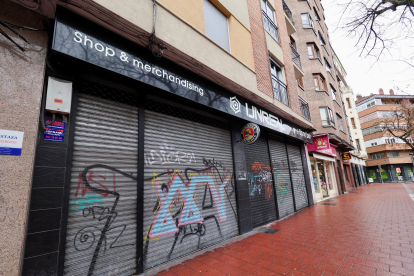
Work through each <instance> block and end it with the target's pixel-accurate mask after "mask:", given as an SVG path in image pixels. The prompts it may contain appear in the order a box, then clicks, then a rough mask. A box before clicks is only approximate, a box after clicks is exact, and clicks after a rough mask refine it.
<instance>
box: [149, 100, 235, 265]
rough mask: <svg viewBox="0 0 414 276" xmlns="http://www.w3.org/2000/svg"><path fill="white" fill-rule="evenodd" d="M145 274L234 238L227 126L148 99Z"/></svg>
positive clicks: (209, 118) (230, 155)
mask: <svg viewBox="0 0 414 276" xmlns="http://www.w3.org/2000/svg"><path fill="white" fill-rule="evenodd" d="M144 143H145V168H144V173H145V176H144V178H145V180H144V229H143V235H144V269H148V268H151V267H153V266H155V265H158V264H161V263H164V262H166V261H169V260H171V259H174V258H177V257H180V256H183V255H184V254H187V253H190V252H193V251H195V250H198V249H201V248H203V247H206V246H208V245H211V244H213V243H216V242H218V241H221V240H223V239H226V238H230V237H232V236H235V235H237V234H238V224H237V214H236V197H235V186H234V181H233V160H232V148H231V138H230V128H229V125H228V123H227V122H223V121H220V120H218V119H214V118H211V117H209V116H205V115H200V112H195V111H188V108H185V109H183V108H181V107H177V105H176V104H171V103H166V102H165V101H162V100H159V99H156V100H155V99H148V100H147V107H146V111H145V142H144Z"/></svg>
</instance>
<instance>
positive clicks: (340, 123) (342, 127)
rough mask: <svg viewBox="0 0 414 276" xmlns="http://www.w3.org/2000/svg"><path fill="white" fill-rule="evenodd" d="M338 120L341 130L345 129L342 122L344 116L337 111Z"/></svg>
mask: <svg viewBox="0 0 414 276" xmlns="http://www.w3.org/2000/svg"><path fill="white" fill-rule="evenodd" d="M336 120H337V121H338V128H339V130H342V131H344V126H343V124H342V117H341V116H340V115H339V114H338V113H336Z"/></svg>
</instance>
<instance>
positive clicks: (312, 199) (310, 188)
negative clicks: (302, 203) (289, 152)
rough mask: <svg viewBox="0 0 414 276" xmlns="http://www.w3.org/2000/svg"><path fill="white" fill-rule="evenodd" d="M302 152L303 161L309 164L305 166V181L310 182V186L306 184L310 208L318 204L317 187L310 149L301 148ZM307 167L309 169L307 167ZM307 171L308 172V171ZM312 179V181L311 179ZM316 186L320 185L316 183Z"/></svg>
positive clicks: (303, 146)
mask: <svg viewBox="0 0 414 276" xmlns="http://www.w3.org/2000/svg"><path fill="white" fill-rule="evenodd" d="M301 151H302V160H303V161H306V163H307V164H303V168H304V175H305V181H306V180H308V181H309V185H308V184H307V183H306V189H307V191H308V199H309V206H311V205H313V204H315V202H317V200H316V191H315V186H314V181H315V180H314V179H313V176H312V175H313V173H312V170H313V168H312V164H311V161H310V159H309V152H308V148H307V147H306V146H305V145H302V146H301ZM305 165H307V167H306V166H305ZM306 169H307V171H306ZM311 177H312V179H311ZM316 185H318V183H316Z"/></svg>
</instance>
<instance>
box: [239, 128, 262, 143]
mask: <svg viewBox="0 0 414 276" xmlns="http://www.w3.org/2000/svg"><path fill="white" fill-rule="evenodd" d="M241 136H242V141H243V143H245V144H248V145H251V144H253V143H254V142H256V141H257V140H258V139H259V137H260V127H259V126H258V125H256V124H253V123H248V124H247V125H245V126H244V127H243V128H242V132H241Z"/></svg>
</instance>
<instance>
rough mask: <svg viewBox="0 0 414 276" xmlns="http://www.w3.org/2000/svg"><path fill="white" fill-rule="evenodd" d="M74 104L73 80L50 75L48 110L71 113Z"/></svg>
mask: <svg viewBox="0 0 414 276" xmlns="http://www.w3.org/2000/svg"><path fill="white" fill-rule="evenodd" d="M71 104H72V82H70V81H66V80H61V79H57V78H52V77H49V79H48V85H47V95H46V108H45V109H46V110H47V111H49V112H51V113H60V114H69V113H70V106H71Z"/></svg>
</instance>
